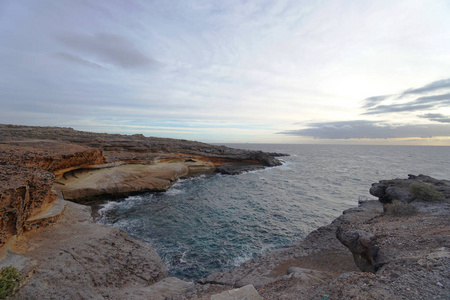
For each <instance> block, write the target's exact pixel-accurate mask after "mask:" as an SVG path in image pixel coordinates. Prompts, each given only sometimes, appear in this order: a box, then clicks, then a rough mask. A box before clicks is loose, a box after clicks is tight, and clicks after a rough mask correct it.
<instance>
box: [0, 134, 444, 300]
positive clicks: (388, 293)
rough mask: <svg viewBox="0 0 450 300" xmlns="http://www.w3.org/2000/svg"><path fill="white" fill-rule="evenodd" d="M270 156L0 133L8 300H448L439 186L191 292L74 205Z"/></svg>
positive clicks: (398, 192)
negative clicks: (12, 276) (14, 276)
mask: <svg viewBox="0 0 450 300" xmlns="http://www.w3.org/2000/svg"><path fill="white" fill-rule="evenodd" d="M279 155H281V154H278V153H264V152H259V151H246V150H237V149H231V148H227V147H224V146H212V145H207V144H203V143H198V142H191V141H184V140H173V139H160V138H146V137H144V136H141V135H133V136H125V135H107V134H98V133H89V132H80V131H75V130H73V129H70V128H56V127H29V126H14V125H0V200H1V203H0V214H1V222H0V226H1V227H0V246H1V248H0V259H1V260H0V267H3V266H14V267H16V268H17V269H18V270H19V272H20V274H21V276H22V282H21V287H20V289H18V290H17V291H16V293H15V294H14V295H13V296H12V297H11V299H172V300H175V299H205V300H206V299H213V300H220V299H448V297H449V295H450V273H449V270H450V250H449V249H450V218H449V215H450V181H447V180H437V179H433V178H431V177H428V176H424V175H419V176H414V175H409V178H408V179H394V180H383V181H380V182H379V183H375V184H373V185H372V187H371V190H370V192H371V194H372V195H374V196H376V197H378V198H379V201H378V200H370V201H361V203H360V204H359V206H358V207H355V208H352V209H349V210H346V211H344V212H343V214H342V215H341V216H339V217H338V218H337V219H335V220H334V221H333V222H332V223H331V224H329V225H327V226H323V227H320V228H318V229H317V230H315V231H313V232H311V233H310V234H309V235H308V236H307V237H306V238H305V239H303V240H301V241H298V242H295V243H293V244H291V245H287V246H286V247H284V248H281V249H277V250H274V251H270V252H268V253H266V254H264V255H262V256H260V257H257V258H254V259H251V260H249V261H247V262H245V263H244V264H243V265H241V266H240V267H238V268H235V269H233V270H231V271H227V272H220V273H215V274H212V275H210V276H208V277H207V278H203V279H201V280H199V281H197V282H185V281H183V280H180V279H178V278H173V277H168V275H167V269H166V267H165V266H164V264H163V262H162V260H161V258H160V257H159V256H158V254H157V253H156V252H155V251H154V250H153V249H152V248H151V247H150V246H148V245H147V244H144V243H142V242H140V241H137V240H134V239H133V238H131V237H129V236H128V235H127V234H126V233H125V232H123V231H122V230H120V229H118V228H112V227H108V226H103V225H99V224H95V223H94V222H93V220H92V216H91V212H90V208H89V207H87V206H84V205H81V204H78V203H75V202H83V201H86V200H88V199H92V198H99V197H103V196H107V197H112V196H123V195H130V194H134V193H142V192H148V191H162V190H166V189H167V188H168V187H170V186H171V185H172V184H173V183H174V182H175V181H176V180H177V179H178V178H182V177H189V176H196V175H198V174H204V173H212V172H221V173H226V174H235V173H239V172H242V171H246V170H252V169H257V168H263V167H268V166H276V165H279V164H280V161H278V160H277V159H276V158H275V156H279ZM412 187H419V188H420V189H419V188H417V189H412ZM430 191H432V192H430ZM68 199H70V200H71V201H67V200H68ZM394 204H395V205H397V206H398V207H399V208H400V210H399V211H400V212H398V210H397V211H394V210H393V207H392V205H394ZM398 207H397V208H398ZM407 211H408V213H406V212H407Z"/></svg>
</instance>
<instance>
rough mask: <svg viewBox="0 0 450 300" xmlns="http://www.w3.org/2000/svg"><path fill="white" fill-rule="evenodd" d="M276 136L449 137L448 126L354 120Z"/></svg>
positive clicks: (324, 124) (321, 124)
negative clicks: (399, 124)
mask: <svg viewBox="0 0 450 300" xmlns="http://www.w3.org/2000/svg"><path fill="white" fill-rule="evenodd" d="M278 134H288V135H296V136H303V137H314V138H317V139H388V138H411V137H421V138H429V137H436V136H450V125H440V124H439V125H401V126H393V125H389V124H387V123H385V122H375V121H365V120H355V121H341V122H318V123H310V124H308V128H305V129H298V130H287V131H282V132H278Z"/></svg>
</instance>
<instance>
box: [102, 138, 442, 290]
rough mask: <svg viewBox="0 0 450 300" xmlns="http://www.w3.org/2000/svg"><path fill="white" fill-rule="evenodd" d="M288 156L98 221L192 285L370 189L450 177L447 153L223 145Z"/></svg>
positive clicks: (290, 238) (304, 229)
mask: <svg viewBox="0 0 450 300" xmlns="http://www.w3.org/2000/svg"><path fill="white" fill-rule="evenodd" d="M226 146H229V147H234V148H241V149H250V150H262V151H268V152H278V153H286V154H289V156H285V157H280V159H281V160H282V161H283V164H282V165H281V166H278V167H271V168H266V169H262V170H256V171H250V172H246V173H243V174H240V175H221V174H213V175H207V176H205V175H201V176H199V177H195V178H191V179H184V180H179V181H178V182H177V183H176V184H175V185H173V186H172V187H171V188H170V189H169V190H168V191H166V192H163V193H147V194H143V195H139V196H131V197H126V198H123V199H119V200H111V201H105V202H104V203H103V204H102V205H100V206H99V207H98V210H97V213H98V214H97V215H98V217H97V218H96V221H97V222H98V223H101V224H107V225H111V226H116V227H120V228H122V229H124V230H125V231H126V232H128V233H129V234H130V235H131V236H133V237H135V238H136V239H139V240H142V241H144V242H145V243H148V244H149V245H151V246H152V247H153V248H154V249H156V251H157V252H158V254H159V255H160V256H161V258H162V259H163V261H164V262H165V264H166V265H167V267H168V270H169V275H170V276H175V277H179V278H182V279H185V280H192V281H195V280H196V279H199V278H203V277H206V276H207V275H209V274H211V273H213V272H218V271H224V270H229V269H231V268H235V267H237V266H239V265H240V264H242V263H243V262H244V261H246V260H248V259H251V258H253V257H257V256H259V255H261V254H263V253H264V252H267V251H270V250H272V249H276V248H280V247H283V246H286V245H288V244H290V243H292V242H294V241H297V240H300V239H302V238H304V237H305V236H306V235H307V234H308V233H310V232H311V231H313V230H315V229H317V228H318V227H320V226H323V225H326V224H329V223H330V222H331V221H332V220H333V219H334V218H336V217H338V216H339V215H340V214H341V213H342V212H343V211H344V210H346V209H348V208H351V207H355V206H357V205H358V200H359V199H364V200H365V199H376V198H374V197H373V196H371V195H370V194H369V189H370V187H371V185H372V183H375V182H378V181H380V180H384V179H393V178H407V177H408V174H414V175H418V174H425V175H429V176H432V177H435V178H438V179H450V147H439V146H435V147H433V146H366V145H364V146H363V145H286V144H226Z"/></svg>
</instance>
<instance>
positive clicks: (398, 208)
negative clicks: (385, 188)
mask: <svg viewBox="0 0 450 300" xmlns="http://www.w3.org/2000/svg"><path fill="white" fill-rule="evenodd" d="M385 212H386V214H387V215H390V216H394V217H402V216H411V215H414V214H416V213H417V207H415V206H414V205H412V204H409V203H406V202H403V201H400V200H394V201H392V203H389V204H386V206H385Z"/></svg>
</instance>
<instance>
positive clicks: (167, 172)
mask: <svg viewBox="0 0 450 300" xmlns="http://www.w3.org/2000/svg"><path fill="white" fill-rule="evenodd" d="M188 173H189V167H188V166H186V165H185V164H183V163H158V164H154V165H141V164H129V165H120V166H116V167H110V168H104V169H86V170H77V171H73V172H70V173H66V174H65V175H64V177H63V178H61V179H59V180H58V181H57V182H56V185H55V187H56V188H57V189H59V190H61V192H62V193H63V195H64V199H66V200H79V199H88V198H90V197H95V196H104V195H126V194H131V193H136V192H140V193H142V192H152V191H165V190H166V189H168V188H169V187H170V186H171V185H172V183H173V182H174V181H175V180H177V179H178V178H179V177H182V176H186V175H187V174H188Z"/></svg>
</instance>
